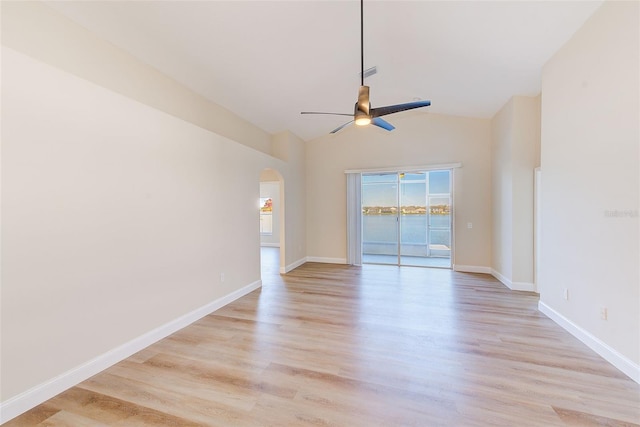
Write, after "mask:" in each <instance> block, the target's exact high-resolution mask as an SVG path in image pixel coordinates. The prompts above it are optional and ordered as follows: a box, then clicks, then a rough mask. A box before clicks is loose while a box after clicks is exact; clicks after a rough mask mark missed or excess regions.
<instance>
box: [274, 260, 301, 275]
mask: <svg viewBox="0 0 640 427" xmlns="http://www.w3.org/2000/svg"><path fill="white" fill-rule="evenodd" d="M305 262H307V258H306V257H305V258H300V259H299V260H297V261H294V262H292V263H291V264H289V265H287V266H284V267H280V274H286V273H288V272H290V271H291V270H293V269H295V268H298V267H300V266H301V265H302V264H304V263H305Z"/></svg>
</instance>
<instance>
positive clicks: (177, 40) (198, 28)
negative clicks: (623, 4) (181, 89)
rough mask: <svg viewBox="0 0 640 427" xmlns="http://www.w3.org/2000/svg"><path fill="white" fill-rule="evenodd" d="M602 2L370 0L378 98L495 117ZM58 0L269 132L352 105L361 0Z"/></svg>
mask: <svg viewBox="0 0 640 427" xmlns="http://www.w3.org/2000/svg"><path fill="white" fill-rule="evenodd" d="M601 3H602V1H575V0H574V1H495V2H494V1H491V2H488V1H365V4H364V19H365V29H364V34H365V68H369V67H371V66H374V65H375V66H377V67H378V74H377V75H375V76H372V77H370V78H368V79H367V80H366V82H365V84H368V85H369V86H371V104H372V106H373V107H379V106H383V105H388V104H398V103H403V102H410V101H413V100H415V99H416V98H420V99H429V100H431V102H432V106H431V107H427V108H426V109H425V110H427V111H430V112H433V113H441V114H451V115H459V116H470V117H481V118H489V117H492V116H493V115H494V114H495V113H496V112H497V111H498V110H499V109H500V108H501V107H502V105H504V103H505V102H506V101H507V100H508V99H509V98H510V97H511V96H512V95H531V96H535V95H537V94H538V93H539V92H540V72H541V68H542V66H543V65H544V63H545V62H546V61H547V60H548V59H549V58H550V57H551V56H552V55H553V54H554V53H555V52H556V51H557V50H558V49H559V48H560V47H561V46H562V44H564V43H565V42H566V41H567V40H568V39H569V38H570V37H571V35H572V34H573V33H575V31H576V30H577V29H578V28H579V27H580V26H581V25H582V24H583V23H584V22H585V21H586V19H587V18H588V17H589V16H590V15H591V14H592V13H593V12H594V11H595V10H596V9H597V8H598V6H600V4H601ZM47 4H49V5H50V6H52V7H54V8H55V9H57V10H58V11H60V12H62V13H64V14H65V15H66V16H68V17H69V18H71V19H73V20H74V21H76V22H78V23H79V24H81V25H83V26H84V27H86V28H88V29H90V30H92V31H93V32H95V33H97V34H98V35H100V36H102V37H103V38H105V39H107V40H109V41H110V42H112V43H114V44H115V45H117V46H119V47H121V48H123V49H125V50H127V51H128V52H130V53H131V54H133V55H134V56H136V57H138V58H140V59H141V60H143V61H145V62H147V63H149V64H151V65H152V66H154V67H156V68H157V69H159V70H161V71H162V72H164V73H165V74H167V75H169V76H171V77H173V78H174V79H176V80H177V81H179V82H181V83H183V84H184V85H186V86H188V87H189V88H191V89H192V90H194V91H196V92H198V93H200V94H202V95H203V96H205V97H207V98H208V99H210V100H211V101H213V102H216V103H218V104H220V105H223V106H224V107H226V108H228V109H229V110H231V111H233V112H235V113H236V114H238V115H239V116H241V117H243V118H245V119H246V120H248V121H250V122H252V123H254V124H256V125H257V126H259V127H260V128H262V129H264V130H265V131H267V132H269V133H276V132H280V131H283V130H287V129H288V130H291V131H292V132H294V133H295V134H297V135H299V136H300V137H302V138H303V139H305V140H309V139H313V138H316V137H319V136H322V135H324V134H326V133H328V132H329V131H330V130H331V129H333V128H335V127H337V126H338V125H340V124H342V123H344V122H345V117H337V116H302V115H300V112H301V111H332V112H344V113H351V112H353V104H354V103H355V101H356V99H357V93H358V86H359V84H360V82H359V71H360V39H359V36H360V27H359V25H360V21H359V20H360V11H359V7H360V3H359V2H358V1H353V0H350V1H308V0H305V1H253V2H249V1H239V0H236V1H195V2H191V1H106V2H95V1H86V2H82V1H72V2H47ZM399 114H406V113H399ZM347 119H348V118H347ZM387 119H388V121H390V122H392V123H393V116H389V117H387Z"/></svg>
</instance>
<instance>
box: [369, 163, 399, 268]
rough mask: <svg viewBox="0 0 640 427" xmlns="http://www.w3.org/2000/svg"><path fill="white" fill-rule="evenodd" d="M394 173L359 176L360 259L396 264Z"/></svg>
mask: <svg viewBox="0 0 640 427" xmlns="http://www.w3.org/2000/svg"><path fill="white" fill-rule="evenodd" d="M398 235H399V229H398V174H395V173H393V174H371V175H362V255H363V262H373V263H376V264H394V265H395V264H398Z"/></svg>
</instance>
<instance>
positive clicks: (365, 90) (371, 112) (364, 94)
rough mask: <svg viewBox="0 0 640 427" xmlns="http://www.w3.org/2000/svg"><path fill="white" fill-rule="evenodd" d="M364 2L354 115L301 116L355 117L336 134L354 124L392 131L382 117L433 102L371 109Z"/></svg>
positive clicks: (361, 3) (417, 102) (361, 8)
mask: <svg viewBox="0 0 640 427" xmlns="http://www.w3.org/2000/svg"><path fill="white" fill-rule="evenodd" d="M363 1H364V0H360V90H359V91H358V102H356V104H355V107H354V110H353V114H347V113H325V112H318V111H303V112H301V113H300V114H327V115H332V116H349V117H353V119H352V120H350V121H349V122H347V123H345V124H343V125H342V126H339V127H337V128H335V129H334V130H332V131H331V133H336V132H338V131H339V130H341V129H342V128H344V127H346V126H348V125H350V124H351V123H354V122H355V124H356V125H358V126H365V125H368V124H372V125H374V126H378V127H381V128H382V129H385V130H388V131H392V130H394V129H395V127H394V126H393V125H392V124H391V123H389V122H387V121H386V120H384V119H382V118H381V117H382V116H386V115H388V114H394V113H399V112H401V111H407V110H413V109H414V108H421V107H428V106H429V105H431V101H426V100H425V101H415V102H407V103H404V104H396V105H387V106H386V107H378V108H371V103H370V102H369V86H365V85H364V77H365V72H364V11H363V9H364V8H363Z"/></svg>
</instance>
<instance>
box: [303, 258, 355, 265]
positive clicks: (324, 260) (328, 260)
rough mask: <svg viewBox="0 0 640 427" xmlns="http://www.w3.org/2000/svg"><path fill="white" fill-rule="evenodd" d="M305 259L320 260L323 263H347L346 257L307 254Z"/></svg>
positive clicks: (310, 260)
mask: <svg viewBox="0 0 640 427" xmlns="http://www.w3.org/2000/svg"><path fill="white" fill-rule="evenodd" d="M307 261H308V262H322V263H325V264H346V263H347V259H346V258H325V257H319V256H308V257H307Z"/></svg>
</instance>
